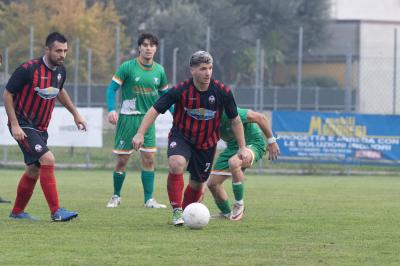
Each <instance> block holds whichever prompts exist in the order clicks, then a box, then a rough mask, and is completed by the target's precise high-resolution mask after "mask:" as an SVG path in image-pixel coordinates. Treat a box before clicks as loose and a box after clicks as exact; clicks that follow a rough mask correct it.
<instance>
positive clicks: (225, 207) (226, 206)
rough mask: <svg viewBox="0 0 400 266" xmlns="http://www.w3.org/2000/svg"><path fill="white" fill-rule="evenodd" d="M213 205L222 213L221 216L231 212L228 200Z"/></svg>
mask: <svg viewBox="0 0 400 266" xmlns="http://www.w3.org/2000/svg"><path fill="white" fill-rule="evenodd" d="M215 204H217V207H218V209H219V210H220V211H221V212H222V214H228V213H230V212H231V203H230V202H229V200H225V201H215Z"/></svg>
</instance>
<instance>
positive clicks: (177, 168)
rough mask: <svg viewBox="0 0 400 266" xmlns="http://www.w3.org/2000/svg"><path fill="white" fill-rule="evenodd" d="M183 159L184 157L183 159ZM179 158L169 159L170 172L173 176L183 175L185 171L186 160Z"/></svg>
mask: <svg viewBox="0 0 400 266" xmlns="http://www.w3.org/2000/svg"><path fill="white" fill-rule="evenodd" d="M182 158H183V157H182ZM182 158H180V157H177V156H171V157H169V159H168V166H169V171H170V172H171V173H173V174H180V173H183V171H184V170H185V165H186V160H185V159H184V158H183V160H182Z"/></svg>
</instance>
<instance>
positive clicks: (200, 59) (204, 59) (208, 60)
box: [189, 51, 213, 67]
mask: <svg viewBox="0 0 400 266" xmlns="http://www.w3.org/2000/svg"><path fill="white" fill-rule="evenodd" d="M203 63H204V64H212V63H213V58H212V56H211V55H210V53H209V52H206V51H197V52H195V53H194V54H192V56H191V57H190V61H189V66H191V67H195V66H199V65H200V64H203Z"/></svg>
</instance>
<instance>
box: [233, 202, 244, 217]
mask: <svg viewBox="0 0 400 266" xmlns="http://www.w3.org/2000/svg"><path fill="white" fill-rule="evenodd" d="M243 214H244V205H243V204H239V203H235V204H233V208H232V216H231V220H232V221H239V220H241V219H242V218H243Z"/></svg>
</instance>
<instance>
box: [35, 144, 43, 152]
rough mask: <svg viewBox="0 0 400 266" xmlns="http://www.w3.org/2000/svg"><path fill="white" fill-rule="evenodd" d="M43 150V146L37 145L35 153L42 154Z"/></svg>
mask: <svg viewBox="0 0 400 266" xmlns="http://www.w3.org/2000/svg"><path fill="white" fill-rule="evenodd" d="M42 150H43V147H42V145H40V144H36V145H35V151H36V152H41V151H42Z"/></svg>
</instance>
